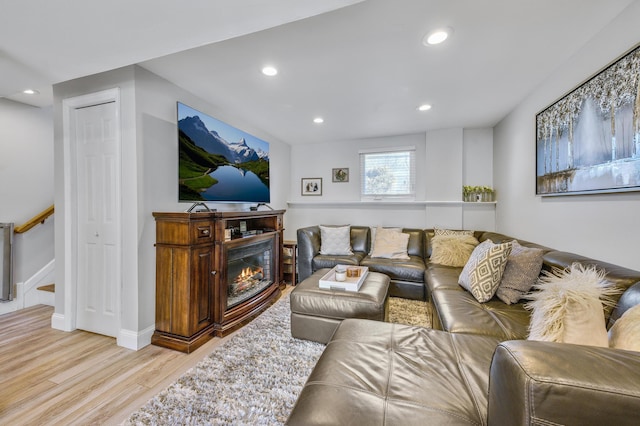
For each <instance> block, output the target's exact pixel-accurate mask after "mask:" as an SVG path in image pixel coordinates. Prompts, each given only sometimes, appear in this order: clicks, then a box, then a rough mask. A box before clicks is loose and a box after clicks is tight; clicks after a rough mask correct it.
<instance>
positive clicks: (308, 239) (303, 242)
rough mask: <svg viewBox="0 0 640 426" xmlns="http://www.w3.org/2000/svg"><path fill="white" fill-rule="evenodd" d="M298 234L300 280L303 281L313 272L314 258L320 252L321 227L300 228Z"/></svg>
mask: <svg viewBox="0 0 640 426" xmlns="http://www.w3.org/2000/svg"><path fill="white" fill-rule="evenodd" d="M297 235H298V259H297V261H298V280H299V281H302V280H304V279H305V278H307V277H308V276H309V275H311V274H312V273H313V258H314V257H315V256H316V255H317V254H318V253H320V227H319V226H308V227H306V228H300V229H298V231H297Z"/></svg>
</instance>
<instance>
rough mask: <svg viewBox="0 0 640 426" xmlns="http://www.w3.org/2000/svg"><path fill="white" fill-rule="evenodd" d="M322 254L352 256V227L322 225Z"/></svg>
mask: <svg viewBox="0 0 640 426" xmlns="http://www.w3.org/2000/svg"><path fill="white" fill-rule="evenodd" d="M320 254H326V255H334V256H343V255H351V254H353V251H352V250H351V226H349V225H346V226H323V225H320Z"/></svg>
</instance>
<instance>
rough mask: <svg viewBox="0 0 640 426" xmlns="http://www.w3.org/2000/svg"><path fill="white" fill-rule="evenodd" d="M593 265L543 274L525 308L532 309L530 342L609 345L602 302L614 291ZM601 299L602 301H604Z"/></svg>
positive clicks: (577, 266) (578, 264)
mask: <svg viewBox="0 0 640 426" xmlns="http://www.w3.org/2000/svg"><path fill="white" fill-rule="evenodd" d="M604 275H605V274H604V272H602V271H598V270H597V269H596V268H595V267H593V266H584V265H582V264H580V263H574V264H573V265H571V267H570V268H567V269H564V270H554V271H553V272H547V271H543V272H542V275H541V277H540V278H539V279H538V283H537V284H536V285H535V286H534V288H535V289H537V290H538V291H535V292H533V293H531V294H529V295H528V296H527V298H528V299H530V300H531V301H530V302H527V304H526V305H525V306H526V307H527V308H528V309H530V310H532V311H533V312H532V314H531V322H530V323H529V340H542V341H548V342H561V343H574V344H577V345H591V346H603V347H607V346H609V342H608V340H607V337H608V336H607V329H606V325H605V321H604V308H603V303H611V302H609V301H607V297H608V296H610V295H612V294H614V293H615V292H616V290H615V288H612V287H609V286H608V283H607V281H606V280H605V279H604ZM603 299H604V300H603Z"/></svg>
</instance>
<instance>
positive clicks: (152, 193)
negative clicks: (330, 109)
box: [132, 66, 290, 330]
mask: <svg viewBox="0 0 640 426" xmlns="http://www.w3.org/2000/svg"><path fill="white" fill-rule="evenodd" d="M135 88H136V89H135V90H136V121H137V125H136V130H137V140H138V148H137V151H138V154H137V158H138V161H137V165H136V167H137V171H138V176H137V181H138V188H137V194H138V198H137V204H138V208H137V211H138V216H137V221H138V224H137V253H138V256H137V261H138V276H137V280H138V294H137V295H136V296H137V307H138V312H137V313H138V323H139V325H138V329H139V330H143V329H145V328H147V327H150V326H153V325H154V324H155V248H154V246H153V245H154V243H155V235H156V233H155V221H154V219H153V216H152V213H153V212H154V211H185V210H186V209H188V208H189V207H191V204H185V203H179V202H178V137H177V136H178V130H177V119H176V102H177V101H180V102H183V103H185V104H187V105H189V106H191V107H193V108H195V109H197V110H199V111H202V112H203V113H206V114H209V115H211V116H213V117H216V118H218V119H220V120H222V121H224V122H226V123H228V124H231V125H233V126H236V127H238V128H240V129H242V130H244V131H246V132H247V133H250V134H252V135H254V136H257V137H259V138H261V139H263V140H265V141H267V142H269V156H270V160H271V164H270V188H271V203H270V206H271V207H273V208H274V209H284V208H286V199H287V197H288V195H289V180H290V179H289V161H290V148H289V145H287V144H284V143H282V142H280V141H278V140H277V139H275V138H274V137H273V136H271V135H269V134H266V133H264V132H262V131H260V130H259V129H256V128H254V127H253V126H252V125H251V124H250V123H249V122H247V121H245V120H243V119H239V118H238V117H237V116H234V115H233V114H230V113H229V112H228V111H223V110H220V109H219V108H216V107H215V106H214V105H213V104H214V103H215V100H212V101H211V102H206V101H205V100H203V99H200V98H198V97H197V96H195V95H194V94H191V93H189V92H186V91H184V90H183V89H181V88H179V87H177V86H176V85H174V84H172V83H170V82H169V81H167V80H165V79H163V78H161V77H159V76H157V75H155V74H153V73H151V72H149V71H147V70H145V69H144V68H141V67H137V66H136V67H135ZM254 204H255V203H254ZM207 205H209V206H210V207H211V208H216V209H218V210H219V211H225V210H248V209H249V207H250V204H221V203H207ZM132 309H133V307H132Z"/></svg>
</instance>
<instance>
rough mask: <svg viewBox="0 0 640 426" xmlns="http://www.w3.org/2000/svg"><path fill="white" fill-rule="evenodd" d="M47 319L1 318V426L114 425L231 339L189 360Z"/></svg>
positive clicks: (35, 314) (26, 314) (28, 313)
mask: <svg viewBox="0 0 640 426" xmlns="http://www.w3.org/2000/svg"><path fill="white" fill-rule="evenodd" d="M289 291H290V287H289V286H288V287H287V289H286V290H285V291H284V292H283V294H285V295H286V294H288V293H289ZM281 297H283V296H281ZM52 314H53V308H52V307H50V306H44V305H38V306H34V307H31V308H27V309H24V310H21V311H18V312H15V313H10V314H5V315H0V425H93V424H95V425H118V424H121V423H122V422H123V421H124V420H125V419H126V418H127V417H128V416H129V415H130V414H131V413H132V412H133V411H135V410H136V409H138V408H139V407H141V406H142V405H144V404H145V403H146V402H147V401H148V400H149V399H151V398H152V397H153V396H154V395H156V394H157V393H158V392H160V391H161V390H163V389H164V388H165V387H167V386H168V385H169V384H171V383H172V382H173V381H175V380H176V379H177V378H178V377H179V376H180V375H181V374H183V373H184V372H185V371H187V370H188V369H189V368H191V367H192V366H194V365H195V364H197V363H198V361H200V360H201V359H203V358H204V357H205V356H207V355H208V354H209V353H210V352H211V351H212V350H213V348H215V347H216V346H218V345H219V344H220V343H222V342H223V341H224V340H226V339H228V338H229V337H230V336H231V335H230V336H227V337H225V338H224V339H220V338H217V337H216V338H214V339H212V340H210V341H209V342H207V343H205V344H204V345H203V346H202V347H200V348H198V349H197V350H196V351H194V352H193V353H191V354H189V355H187V354H184V353H181V352H177V351H173V350H170V349H165V348H161V347H158V346H153V345H149V346H146V347H145V348H143V349H141V350H139V351H132V350H129V349H124V348H121V347H119V346H117V345H116V341H115V339H114V338H111V337H106V336H101V335H97V334H93V333H88V332H85V331H80V330H76V331H73V332H64V331H59V330H54V329H52V328H51V315H52Z"/></svg>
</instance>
